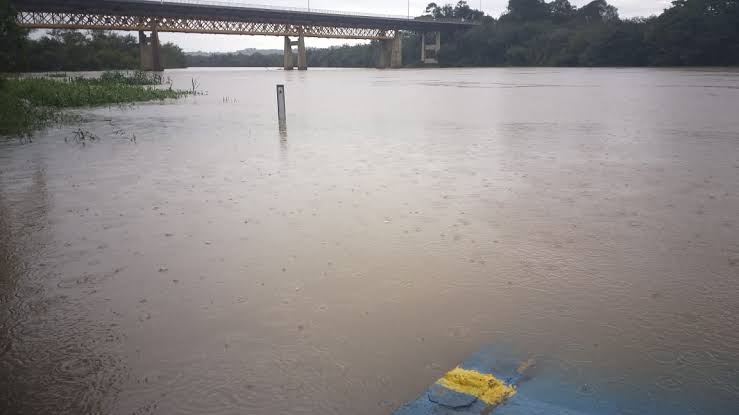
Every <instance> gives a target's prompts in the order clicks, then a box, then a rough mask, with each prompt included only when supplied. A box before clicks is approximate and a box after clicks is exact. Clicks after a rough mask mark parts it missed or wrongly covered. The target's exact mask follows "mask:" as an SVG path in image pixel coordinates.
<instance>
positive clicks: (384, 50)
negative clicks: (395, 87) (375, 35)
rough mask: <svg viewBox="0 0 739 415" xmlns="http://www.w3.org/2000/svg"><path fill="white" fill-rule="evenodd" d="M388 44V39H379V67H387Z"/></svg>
mask: <svg viewBox="0 0 739 415" xmlns="http://www.w3.org/2000/svg"><path fill="white" fill-rule="evenodd" d="M387 61H388V45H387V40H378V41H377V69H385V68H387V63H388V62H387Z"/></svg>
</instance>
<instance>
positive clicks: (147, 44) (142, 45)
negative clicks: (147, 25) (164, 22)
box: [139, 28, 164, 72]
mask: <svg viewBox="0 0 739 415" xmlns="http://www.w3.org/2000/svg"><path fill="white" fill-rule="evenodd" d="M139 60H140V61H139V65H140V67H141V70H142V71H158V72H161V71H163V70H164V68H163V67H162V58H161V50H160V45H159V35H158V33H157V30H156V28H154V29H153V31H152V32H151V35H150V36H148V37H147V36H146V33H144V32H143V31H139Z"/></svg>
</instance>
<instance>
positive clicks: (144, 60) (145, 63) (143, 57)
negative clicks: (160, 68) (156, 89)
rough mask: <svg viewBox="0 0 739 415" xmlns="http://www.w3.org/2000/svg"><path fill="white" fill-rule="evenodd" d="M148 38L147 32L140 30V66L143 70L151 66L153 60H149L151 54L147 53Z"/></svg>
mask: <svg viewBox="0 0 739 415" xmlns="http://www.w3.org/2000/svg"><path fill="white" fill-rule="evenodd" d="M146 43H147V38H146V33H144V32H143V31H139V66H140V68H141V70H142V71H146V70H148V69H149V68H151V62H150V60H149V54H148V53H147V50H148V48H147V47H146Z"/></svg>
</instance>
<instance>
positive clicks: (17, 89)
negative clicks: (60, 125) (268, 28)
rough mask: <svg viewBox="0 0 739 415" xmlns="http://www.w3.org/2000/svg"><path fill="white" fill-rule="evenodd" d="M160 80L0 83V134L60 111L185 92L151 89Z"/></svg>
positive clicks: (123, 77)
mask: <svg viewBox="0 0 739 415" xmlns="http://www.w3.org/2000/svg"><path fill="white" fill-rule="evenodd" d="M160 82H161V77H158V76H154V75H150V74H147V73H143V72H135V73H133V74H126V73H121V72H106V73H105V74H103V75H102V76H100V77H99V78H82V77H78V78H68V79H66V80H60V79H51V78H42V77H33V78H13V79H5V80H3V81H1V82H0V134H5V135H7V134H21V133H25V132H28V131H30V130H32V129H34V128H37V127H39V126H42V125H44V124H46V123H48V122H52V121H56V120H59V119H60V117H62V115H63V114H62V113H61V112H60V110H61V109H64V108H76V107H90V106H99V105H111V104H126V103H134V102H143V101H156V100H165V99H170V98H179V97H181V96H184V95H188V94H190V92H189V91H178V90H173V89H172V87H171V85H170V86H169V87H168V88H161V87H155V86H154V85H158V84H159V83H160Z"/></svg>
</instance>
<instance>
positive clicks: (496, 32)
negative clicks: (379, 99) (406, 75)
mask: <svg viewBox="0 0 739 415" xmlns="http://www.w3.org/2000/svg"><path fill="white" fill-rule="evenodd" d="M429 6H430V7H431V8H432V9H433V12H434V13H435V14H438V15H439V16H442V17H455V16H458V13H459V11H460V10H461V11H463V12H464V10H466V9H465V7H464V6H466V3H465V2H463V1H461V2H459V3H458V5H457V6H456V7H446V8H439V7H438V6H436V5H434V4H431V5H429ZM480 20H481V25H479V26H477V27H475V28H473V29H471V30H468V31H465V32H458V33H455V34H453V35H452V36H449V37H447V38H446V41H444V42H443V45H442V50H441V52H440V62H441V64H442V65H447V66H505V65H510V66H713V65H724V66H729V65H737V64H739V0H674V1H673V2H672V5H671V7H669V8H667V9H666V10H665V11H664V12H663V13H662V14H660V15H659V16H651V17H646V18H634V19H621V18H620V17H619V14H618V9H616V7H614V6H612V5H610V4H608V2H607V1H606V0H594V1H592V2H590V3H588V4H587V5H585V6H583V7H580V8H577V7H575V6H573V5H572V4H571V3H570V2H569V1H568V0H553V1H551V2H546V1H544V0H510V1H509V3H508V9H507V11H506V13H504V14H503V15H502V16H501V17H500V18H499V19H493V18H491V17H489V16H485V17H483V18H482V19H480Z"/></svg>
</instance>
